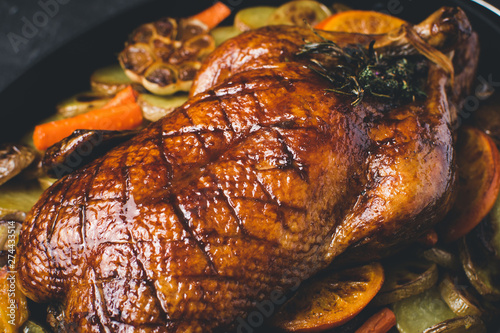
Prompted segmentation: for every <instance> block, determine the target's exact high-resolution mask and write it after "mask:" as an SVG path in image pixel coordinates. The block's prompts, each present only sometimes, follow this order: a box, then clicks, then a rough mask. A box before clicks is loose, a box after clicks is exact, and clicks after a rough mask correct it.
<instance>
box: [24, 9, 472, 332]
mask: <svg viewBox="0 0 500 333" xmlns="http://www.w3.org/2000/svg"><path fill="white" fill-rule="evenodd" d="M403 30H404V31H403ZM403 30H402V31H403V33H402V34H399V37H397V38H396V37H395V35H394V34H389V35H379V36H366V35H360V34H346V33H327V32H320V34H321V36H323V37H325V38H328V39H329V40H332V41H335V42H336V43H338V44H339V45H346V44H348V43H360V44H363V45H368V44H369V43H370V42H371V41H372V40H375V41H376V43H375V48H376V49H378V51H379V52H393V51H394V50H397V52H408V53H419V52H423V53H424V55H425V56H426V57H427V58H428V59H430V60H425V61H426V63H427V66H428V72H427V79H426V82H425V86H424V90H425V93H426V96H427V97H426V98H423V99H416V100H415V101H410V102H404V103H403V102H400V101H387V100H385V99H383V98H377V97H370V96H367V97H365V98H364V99H363V100H362V101H361V102H360V103H358V104H356V105H355V106H353V105H352V102H353V97H351V96H346V95H342V94H338V93H336V92H331V91H328V89H329V87H330V82H329V81H327V80H325V79H324V78H323V77H322V76H320V75H318V74H317V73H316V72H315V71H314V70H312V69H311V67H310V66H309V64H310V60H308V59H307V57H302V56H298V55H297V52H298V51H299V49H300V47H301V45H302V44H304V41H319V40H321V38H320V37H319V36H318V35H316V34H315V33H314V32H313V31H312V30H310V29H308V28H299V27H292V26H273V27H266V28H262V29H259V30H256V31H250V32H247V33H245V34H243V35H241V36H239V37H237V38H235V39H233V40H231V41H229V42H227V43H225V44H224V45H223V46H222V47H220V48H219V49H217V50H216V51H215V52H214V53H213V54H212V55H211V56H210V57H209V59H208V60H207V62H206V63H205V64H204V66H203V67H202V69H201V72H200V73H199V75H198V77H197V79H196V81H195V85H194V87H193V90H192V98H191V99H190V100H189V101H188V102H187V103H186V104H185V105H183V106H182V107H180V108H179V109H177V110H176V111H175V112H174V113H173V114H172V115H170V116H168V117H166V118H163V119H161V120H160V121H158V122H156V123H153V124H152V125H151V126H149V127H148V128H146V129H145V130H143V131H142V132H141V133H140V134H138V135H137V136H135V137H134V138H133V139H131V140H130V141H128V142H126V143H124V144H122V145H120V146H118V147H116V148H114V149H113V150H111V151H110V152H109V153H107V154H106V155H105V156H103V157H101V158H99V159H97V160H95V161H94V162H92V163H91V164H89V165H87V166H86V167H84V168H82V169H80V170H78V171H76V172H74V173H71V174H69V175H68V176H66V177H64V178H62V179H60V180H59V181H58V182H56V183H55V184H54V185H53V186H52V187H51V188H49V189H48V190H47V191H46V192H45V193H44V194H43V196H42V197H41V199H40V201H39V202H38V203H37V204H36V205H35V207H34V208H33V209H32V210H31V212H30V214H29V217H28V219H27V222H26V223H25V224H24V226H23V230H22V235H21V239H20V243H19V249H18V263H17V269H18V272H19V282H20V285H21V287H22V289H23V291H24V292H25V293H26V294H27V295H28V296H29V297H30V298H31V299H33V300H35V301H39V302H56V303H60V304H61V306H62V308H63V318H64V320H63V321H64V330H66V331H82V332H110V331H116V332H125V331H127V332H130V331H140V332H202V331H203V332H211V331H219V330H223V329H231V328H234V327H235V324H236V323H237V321H236V319H237V318H238V317H242V318H244V317H245V315H246V314H247V313H248V312H249V311H250V310H251V309H252V307H254V306H255V304H256V302H258V301H260V300H263V299H268V298H269V297H270V295H271V293H273V292H286V291H287V290H288V289H289V288H291V287H292V286H293V285H295V284H296V283H297V281H303V280H305V279H307V278H309V277H311V276H312V275H314V274H315V273H317V272H318V271H319V270H321V269H324V268H325V267H327V266H328V265H330V264H331V263H332V261H333V262H336V258H340V257H339V256H344V258H352V259H358V260H361V259H365V260H367V259H369V258H370V257H374V256H380V255H384V254H385V253H387V252H388V251H391V250H393V249H395V248H397V247H398V246H400V245H401V244H408V243H411V242H412V241H413V240H414V239H416V238H418V236H420V235H422V234H423V233H425V232H426V231H427V230H429V229H430V228H431V227H432V226H433V225H434V224H436V223H437V222H438V221H439V220H440V219H442V217H443V216H444V215H445V214H446V212H447V210H448V208H449V206H450V202H451V201H452V197H453V196H452V193H453V185H454V179H455V178H454V150H453V132H452V122H453V121H454V118H455V111H456V110H455V108H456V106H457V105H459V101H460V97H461V96H462V95H463V94H464V93H466V91H467V89H468V87H469V86H470V84H471V81H472V78H473V73H474V70H475V67H476V64H477V52H478V45H477V38H476V35H475V34H474V33H473V32H472V31H471V29H470V25H469V23H468V21H467V18H466V17H465V15H464V13H463V12H462V11H461V10H459V9H456V8H443V9H441V10H440V11H438V12H436V13H435V14H433V15H432V16H431V17H430V18H429V19H428V20H426V21H424V22H423V23H422V24H420V25H418V26H415V27H410V26H405V27H404V29H403ZM396 35H397V34H396ZM415 41H418V43H420V44H418V43H416V42H415ZM417 44H418V45H417ZM416 45H417V46H416ZM433 47H435V48H437V49H439V50H440V51H441V52H442V53H438V55H441V60H442V58H443V57H444V56H443V54H446V56H447V57H453V65H454V68H453V66H451V67H448V68H446V67H447V66H446V62H445V63H444V64H443V63H442V64H439V62H440V61H439V58H440V56H437V58H436V56H434V57H433V56H431V55H430V54H425V53H426V52H427V51H428V50H432V49H433ZM419 49H420V51H418V50H419ZM425 49H427V51H425ZM422 50H423V51H422ZM436 59H437V60H436ZM447 59H448V58H447ZM448 61H449V59H448ZM449 63H450V64H451V62H449ZM452 78H453V81H452ZM368 254H369V255H368ZM334 259H335V260H334Z"/></svg>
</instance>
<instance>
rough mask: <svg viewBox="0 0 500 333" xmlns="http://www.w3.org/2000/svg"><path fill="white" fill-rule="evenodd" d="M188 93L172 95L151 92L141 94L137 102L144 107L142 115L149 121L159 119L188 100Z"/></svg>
mask: <svg viewBox="0 0 500 333" xmlns="http://www.w3.org/2000/svg"><path fill="white" fill-rule="evenodd" d="M188 98H189V96H188V95H187V94H175V95H171V96H157V95H151V94H140V95H139V97H138V98H137V103H138V104H139V105H140V107H141V109H142V115H143V116H144V118H145V119H147V120H149V121H157V120H158V119H161V118H163V117H164V116H166V115H167V114H169V113H171V112H172V111H174V110H175V109H176V108H178V107H179V106H181V105H182V104H184V103H185V102H186V101H187V100H188Z"/></svg>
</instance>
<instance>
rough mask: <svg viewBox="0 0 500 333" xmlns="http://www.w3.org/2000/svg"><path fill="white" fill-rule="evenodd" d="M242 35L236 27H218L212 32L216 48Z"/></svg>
mask: <svg viewBox="0 0 500 333" xmlns="http://www.w3.org/2000/svg"><path fill="white" fill-rule="evenodd" d="M240 33H241V31H240V30H238V29H237V28H235V27H234V26H227V27H217V28H215V29H212V30H211V31H210V34H211V35H212V37H213V38H214V40H215V46H219V45H221V44H222V43H224V42H225V41H226V40H228V39H231V38H233V37H236V36H238V35H239V34H240Z"/></svg>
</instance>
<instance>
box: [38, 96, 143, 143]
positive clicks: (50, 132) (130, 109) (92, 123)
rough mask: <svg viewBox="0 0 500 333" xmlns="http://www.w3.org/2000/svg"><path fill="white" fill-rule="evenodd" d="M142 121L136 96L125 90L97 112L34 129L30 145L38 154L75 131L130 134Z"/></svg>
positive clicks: (96, 110) (93, 111)
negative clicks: (127, 131)
mask: <svg viewBox="0 0 500 333" xmlns="http://www.w3.org/2000/svg"><path fill="white" fill-rule="evenodd" d="M142 120H143V118H142V112H141V108H140V107H139V105H138V104H137V103H136V93H135V91H134V90H133V89H132V87H130V86H129V87H127V88H125V89H123V90H122V91H120V92H119V93H118V94H116V95H115V97H113V98H112V99H111V100H110V101H109V102H108V103H106V105H105V106H104V107H102V108H100V109H95V110H92V111H89V112H87V113H83V114H80V115H77V116H75V117H72V118H65V119H61V120H56V121H52V122H50V123H45V124H41V125H37V126H36V127H35V131H34V132H33V142H34V144H35V147H36V148H37V149H38V150H45V149H47V148H48V147H50V146H51V145H53V144H55V143H57V142H59V141H60V140H62V139H64V138H66V137H68V136H70V135H71V134H72V133H73V132H74V131H76V130H80V129H91V130H94V129H95V130H111V131H113V130H130V129H134V128H137V127H138V126H139V125H141V124H142Z"/></svg>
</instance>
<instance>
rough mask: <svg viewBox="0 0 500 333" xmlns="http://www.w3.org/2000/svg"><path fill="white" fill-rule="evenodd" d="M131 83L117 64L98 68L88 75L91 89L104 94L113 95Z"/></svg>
mask: <svg viewBox="0 0 500 333" xmlns="http://www.w3.org/2000/svg"><path fill="white" fill-rule="evenodd" d="M132 83H133V82H132V80H131V79H129V78H128V76H127V75H126V74H125V72H124V71H123V69H122V68H121V67H120V65H118V64H116V65H111V66H107V67H104V68H101V69H98V70H96V71H95V72H94V73H93V74H92V76H91V77H90V86H91V87H92V90H93V91H96V92H100V93H104V94H106V95H114V94H116V93H117V92H119V91H120V90H123V89H125V87H127V86H128V85H130V84H132Z"/></svg>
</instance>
